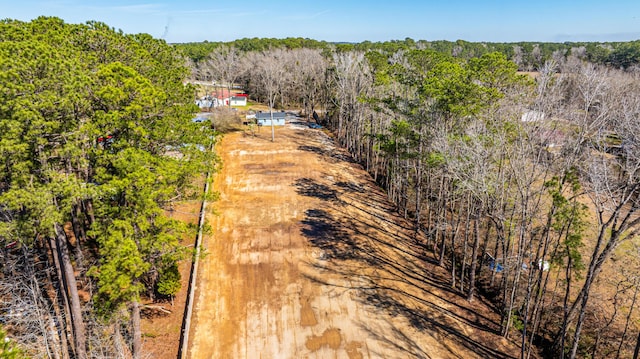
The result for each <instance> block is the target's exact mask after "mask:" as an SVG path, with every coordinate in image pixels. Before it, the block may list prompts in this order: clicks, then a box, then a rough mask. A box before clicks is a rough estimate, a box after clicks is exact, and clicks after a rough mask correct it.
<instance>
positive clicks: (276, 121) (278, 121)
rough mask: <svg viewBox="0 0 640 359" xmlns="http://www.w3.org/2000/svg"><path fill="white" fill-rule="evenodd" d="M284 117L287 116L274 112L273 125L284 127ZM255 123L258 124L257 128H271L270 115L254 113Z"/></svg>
mask: <svg viewBox="0 0 640 359" xmlns="http://www.w3.org/2000/svg"><path fill="white" fill-rule="evenodd" d="M286 115H287V114H286V113H285V112H274V113H273V125H274V126H284V123H285V122H284V120H285V117H286ZM256 122H257V123H258V126H271V114H270V113H269V112H258V113H256Z"/></svg>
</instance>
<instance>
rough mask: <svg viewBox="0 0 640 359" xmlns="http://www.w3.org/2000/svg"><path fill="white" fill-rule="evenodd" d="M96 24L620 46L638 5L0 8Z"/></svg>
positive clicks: (324, 0) (95, 0)
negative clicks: (589, 42)
mask: <svg viewBox="0 0 640 359" xmlns="http://www.w3.org/2000/svg"><path fill="white" fill-rule="evenodd" d="M41 15H46V16H57V17H60V18H62V19H64V20H65V21H66V22H68V23H84V22H86V21H89V20H96V21H101V22H104V23H106V24H107V25H109V26H111V27H114V28H116V29H121V30H122V31H124V32H125V33H140V32H144V33H148V34H151V35H153V36H154V37H162V38H164V39H165V40H167V41H168V42H191V41H203V40H208V41H231V40H235V39H239V38H243V37H276V38H284V37H308V38H312V39H316V40H326V41H348V42H361V41H364V40H370V41H385V40H393V39H396V40H397V39H404V38H406V37H410V38H413V39H414V40H457V39H463V40H467V41H488V42H516V41H553V42H564V41H628V40H637V39H640V0H596V1H594V0H538V1H535V0H529V1H521V0H511V1H506V0H505V1H503V0H493V1H482V0H476V1H474V0H450V1H447V0H440V1H433V0H422V1H421V0H404V1H394V0H387V1H379V0H371V1H365V0H357V1H351V0H341V1H340V0H314V1H307V0H297V1H290V0H279V1H258V0H245V1H238V0H235V1H193V0H184V1H178V0H133V1H123V0H112V1H109V0H0V18H11V19H18V20H23V21H28V20H31V19H34V18H36V17H38V16H41Z"/></svg>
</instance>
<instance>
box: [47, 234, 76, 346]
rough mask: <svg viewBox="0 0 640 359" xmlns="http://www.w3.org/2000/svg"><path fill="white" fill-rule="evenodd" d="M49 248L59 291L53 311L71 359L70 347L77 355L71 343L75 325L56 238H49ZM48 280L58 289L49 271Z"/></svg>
mask: <svg viewBox="0 0 640 359" xmlns="http://www.w3.org/2000/svg"><path fill="white" fill-rule="evenodd" d="M49 246H50V247H51V258H52V260H53V264H54V267H55V269H56V276H57V277H58V290H56V293H57V294H56V295H57V296H58V298H51V303H53V310H54V312H55V313H56V316H57V317H58V320H59V322H58V323H59V325H60V334H61V336H62V337H63V338H64V339H62V340H63V341H62V343H61V344H62V348H64V349H63V353H64V352H66V353H67V354H66V357H67V358H68V357H69V354H70V353H69V347H71V349H72V351H73V352H74V353H75V344H74V343H71V342H70V341H69V337H71V338H73V329H71V328H72V327H73V325H72V324H71V322H70V320H69V319H70V317H71V306H70V305H69V296H68V295H67V289H66V288H67V284H66V281H65V280H64V272H63V271H62V265H61V264H60V257H59V256H58V246H57V245H56V239H55V238H53V237H52V238H49ZM47 279H48V280H49V282H50V283H51V286H52V287H54V288H55V287H56V286H55V285H54V284H53V283H54V280H53V278H52V276H51V273H50V272H49V271H47ZM59 300H62V304H63V305H64V307H63V308H62V310H63V311H64V314H65V315H62V314H63V313H62V312H61V310H60V307H59V305H58V303H59Z"/></svg>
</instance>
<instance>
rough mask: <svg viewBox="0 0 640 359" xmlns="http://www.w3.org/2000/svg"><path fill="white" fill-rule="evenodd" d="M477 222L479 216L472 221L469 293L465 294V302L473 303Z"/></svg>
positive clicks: (478, 241)
mask: <svg viewBox="0 0 640 359" xmlns="http://www.w3.org/2000/svg"><path fill="white" fill-rule="evenodd" d="M479 220H480V216H478V217H477V218H476V219H475V220H474V221H473V250H472V253H471V268H470V269H469V293H468V294H467V300H468V301H470V302H471V301H473V295H474V292H475V289H476V266H477V265H478V249H479V248H480V233H479V232H480V231H479V230H478V221H479Z"/></svg>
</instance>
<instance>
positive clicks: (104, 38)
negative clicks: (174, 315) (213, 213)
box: [0, 17, 214, 359]
mask: <svg viewBox="0 0 640 359" xmlns="http://www.w3.org/2000/svg"><path fill="white" fill-rule="evenodd" d="M187 75H188V69H187V68H186V67H185V66H184V59H183V58H182V57H180V56H178V55H177V54H176V52H175V49H174V48H172V47H171V46H169V45H167V44H166V43H165V42H164V41H162V40H157V39H153V38H152V37H151V36H149V35H145V34H139V35H125V34H123V33H122V32H118V31H115V30H113V29H112V28H110V27H108V26H107V25H105V24H102V23H98V22H89V23H86V24H82V25H72V24H66V23H64V22H63V21H62V20H60V19H58V18H48V17H41V18H38V19H36V20H33V21H32V22H21V21H15V20H2V21H0V154H1V155H0V161H1V163H0V167H1V170H0V268H1V270H0V319H1V322H2V325H3V326H4V328H5V329H6V330H7V332H8V333H10V337H11V338H12V340H13V341H15V342H16V343H17V345H18V346H19V347H20V348H21V350H22V351H23V354H13V355H20V356H22V355H27V356H30V357H37V358H41V357H48V358H62V359H64V358H80V359H82V358H116V357H133V358H140V357H141V356H142V354H141V330H140V313H141V308H142V306H143V304H142V302H143V300H149V299H153V298H156V297H162V296H165V297H166V298H169V297H170V296H172V295H174V294H175V293H176V292H177V290H178V289H179V288H180V274H179V272H178V270H177V263H178V261H179V260H181V259H182V258H185V256H188V255H190V251H188V250H185V249H184V248H183V246H181V244H180V242H181V239H182V237H183V236H184V235H185V234H186V233H189V232H193V230H192V229H190V228H189V227H188V226H187V225H185V224H184V223H182V222H179V221H176V220H173V219H171V218H169V217H168V216H167V214H166V213H167V212H166V210H168V209H170V208H171V205H172V203H174V202H175V201H177V200H182V199H187V198H191V197H193V196H194V195H198V193H199V192H200V191H199V189H197V188H193V186H192V183H193V182H194V178H195V177H196V176H198V175H199V174H201V173H203V169H204V168H205V166H206V165H207V164H210V161H211V160H212V155H211V153H210V152H209V151H208V150H206V149H208V148H210V145H211V142H212V141H213V135H214V134H213V133H212V131H211V130H210V129H209V128H207V127H202V126H201V124H195V123H193V122H192V121H191V119H192V118H193V114H194V113H195V112H196V111H197V110H198V109H197V107H195V105H194V104H193V93H194V89H193V88H191V87H190V86H185V85H184V80H185V78H186V77H187ZM203 149H204V150H203ZM0 333H2V334H3V331H2V330H0ZM3 338H4V337H3ZM3 345H5V347H6V348H9V349H11V348H13V344H12V346H9V345H8V344H5V343H4V342H3ZM9 349H7V350H9ZM0 350H1V351H2V355H4V354H7V355H9V354H10V352H9V351H6V352H5V349H0ZM11 350H12V351H13V352H15V353H18V352H17V351H15V350H14V349H11Z"/></svg>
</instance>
